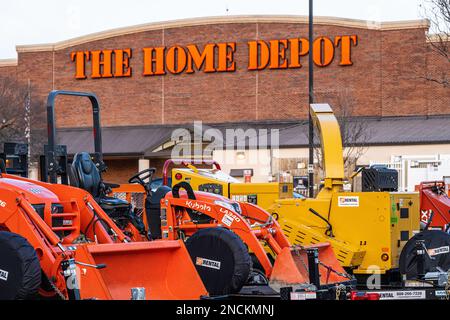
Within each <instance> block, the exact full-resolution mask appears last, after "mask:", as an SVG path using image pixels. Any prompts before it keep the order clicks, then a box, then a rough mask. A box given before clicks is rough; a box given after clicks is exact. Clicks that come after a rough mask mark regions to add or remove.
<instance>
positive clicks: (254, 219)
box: [41, 91, 354, 299]
mask: <svg viewBox="0 0 450 320" xmlns="http://www.w3.org/2000/svg"><path fill="white" fill-rule="evenodd" d="M60 94H65V95H75V96H86V97H88V98H89V99H90V100H91V102H92V105H93V111H94V112H93V116H94V121H93V123H94V146H95V153H94V155H93V157H91V155H89V154H88V153H86V152H79V153H77V154H76V155H75V156H74V159H73V162H72V164H67V163H65V161H67V157H64V155H63V157H62V159H63V161H62V162H61V161H60V160H61V157H59V160H58V159H57V158H58V157H57V154H58V147H57V146H56V143H55V142H56V129H55V121H54V100H55V97H56V96H57V95H60ZM47 112H48V126H49V130H48V132H49V141H48V145H47V149H46V151H47V152H46V157H45V161H43V162H44V163H45V168H44V169H45V170H41V171H42V172H43V173H44V174H43V178H47V176H49V178H50V181H51V182H56V181H57V177H58V175H60V176H61V173H64V172H65V171H66V170H65V169H67V175H62V176H61V182H62V183H70V184H71V185H72V186H76V187H79V188H81V189H84V190H86V191H88V192H89V193H90V194H91V196H92V197H93V199H95V201H96V202H97V204H98V207H99V208H101V209H102V210H103V211H104V212H105V213H106V214H108V216H109V217H110V218H111V219H112V220H113V221H114V222H115V223H116V225H117V226H118V227H119V229H120V230H121V231H122V232H123V234H124V235H126V236H128V237H129V239H130V240H132V241H138V242H140V241H148V242H149V243H152V244H154V245H156V244H159V243H165V242H166V241H176V242H177V243H179V241H183V242H185V243H186V247H187V249H188V251H189V253H190V256H191V260H192V261H193V262H194V264H195V267H196V268H197V271H198V273H199V274H200V277H201V279H202V280H203V283H204V285H205V287H206V289H207V291H208V293H209V294H210V295H214V296H217V295H230V294H241V295H245V296H248V295H258V296H259V297H261V296H262V295H263V296H270V297H272V296H278V297H279V292H280V291H283V292H289V290H291V291H293V292H295V291H301V292H305V291H307V292H311V293H314V294H316V293H317V295H319V296H318V298H323V299H329V298H333V299H335V298H336V296H338V297H340V298H345V297H346V295H345V292H346V291H348V290H350V289H351V288H352V285H353V284H354V279H353V278H352V277H351V276H349V275H347V274H346V273H345V271H344V270H343V269H342V267H341V266H340V265H339V262H338V261H337V259H336V257H335V256H334V253H333V251H332V250H331V248H330V246H329V245H328V244H327V243H323V244H315V245H313V246H305V247H301V246H296V247H292V246H291V245H290V243H289V241H288V240H287V238H286V237H285V235H284V234H283V232H282V230H281V228H280V226H279V225H278V223H277V222H276V221H275V220H274V219H273V218H272V216H271V215H270V214H268V213H267V212H265V211H264V210H262V209H261V208H259V207H257V206H253V205H251V204H247V203H240V202H237V201H232V200H229V199H226V198H224V197H222V196H219V195H212V194H209V193H204V192H193V190H192V188H191V187H190V185H189V184H186V183H184V184H178V185H175V186H174V189H173V190H171V189H170V188H168V187H167V186H161V187H160V188H158V189H157V190H156V191H155V192H152V191H151V188H150V184H151V178H152V175H153V173H154V170H153V169H147V170H144V171H143V172H140V173H138V174H136V175H135V176H133V177H131V178H130V180H129V182H130V185H123V186H118V185H112V184H108V183H105V182H104V181H103V180H102V178H101V172H102V169H103V168H104V167H105V165H104V163H103V160H102V159H103V155H102V140H101V126H100V113H99V112H100V108H99V103H98V100H97V99H96V97H95V95H93V94H86V93H74V92H67V91H63V92H61V91H53V92H51V93H50V95H49V99H48V104H47ZM64 158H65V159H64ZM111 189H113V190H114V191H115V193H116V195H117V193H127V192H128V191H129V190H130V189H131V190H134V191H138V193H140V194H141V195H142V194H144V197H145V200H144V201H145V210H144V212H137V211H136V210H133V208H131V206H130V202H129V201H125V200H122V199H119V198H117V197H110V196H109V193H110V191H111ZM180 189H184V191H180ZM127 199H128V200H130V201H131V202H132V200H133V199H132V196H128V197H127ZM264 244H267V246H268V248H270V250H271V255H267V252H266V251H265V248H264ZM179 265H180V264H179ZM141 275H142V274H141ZM336 292H338V293H342V295H339V294H338V295H337V294H336Z"/></svg>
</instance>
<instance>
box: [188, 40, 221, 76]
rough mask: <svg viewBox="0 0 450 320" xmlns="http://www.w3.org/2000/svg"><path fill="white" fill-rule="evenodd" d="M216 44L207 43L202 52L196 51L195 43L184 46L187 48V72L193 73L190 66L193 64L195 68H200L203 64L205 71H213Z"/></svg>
mask: <svg viewBox="0 0 450 320" xmlns="http://www.w3.org/2000/svg"><path fill="white" fill-rule="evenodd" d="M215 47H216V45H215V44H214V43H209V44H207V45H206V46H205V48H204V49H203V52H202V54H200V52H198V49H197V46H196V45H195V44H191V45H188V46H186V48H187V50H188V60H187V69H186V72H187V73H193V72H194V69H193V68H192V66H193V65H194V64H195V66H196V68H197V70H200V69H201V68H202V66H203V64H205V68H204V69H203V71H205V72H214V71H216V70H215V69H214V48H215Z"/></svg>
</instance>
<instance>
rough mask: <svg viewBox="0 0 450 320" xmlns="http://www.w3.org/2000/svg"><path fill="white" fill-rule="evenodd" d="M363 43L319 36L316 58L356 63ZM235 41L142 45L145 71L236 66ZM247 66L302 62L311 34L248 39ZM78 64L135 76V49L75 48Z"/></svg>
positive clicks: (79, 70) (82, 74)
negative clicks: (355, 53)
mask: <svg viewBox="0 0 450 320" xmlns="http://www.w3.org/2000/svg"><path fill="white" fill-rule="evenodd" d="M357 44H358V37H357V36H356V35H345V36H336V37H334V39H331V38H329V37H318V38H316V39H315V40H314V43H313V60H314V63H315V64H316V65H317V66H319V67H326V66H328V65H330V64H331V63H332V62H333V61H334V60H337V62H336V63H338V64H339V65H340V66H351V65H352V64H353V61H352V48H353V47H354V46H356V45H357ZM236 50H238V47H237V45H236V43H235V42H223V43H209V44H206V45H205V46H204V47H203V48H202V49H199V48H198V47H197V45H195V44H190V45H187V46H179V45H175V46H171V47H147V48H142V57H143V68H142V70H138V72H139V73H140V74H142V75H144V76H159V75H165V74H167V73H172V74H180V73H194V72H199V71H201V72H206V73H209V72H232V71H235V70H236V68H238V67H239V62H238V61H235V59H234V57H235V52H236ZM247 50H248V64H247V66H246V68H247V70H263V69H266V68H269V69H287V68H301V67H302V62H303V60H304V59H305V57H306V56H307V55H308V52H309V41H308V39H305V38H293V39H282V40H270V41H264V40H254V41H249V42H247ZM70 58H71V60H72V62H73V63H74V64H75V78H76V79H86V78H88V77H89V78H93V79H97V78H113V77H117V78H119V77H131V76H132V71H136V70H133V66H132V58H133V49H131V48H127V49H115V50H109V49H108V50H92V51H75V52H72V53H71V55H70Z"/></svg>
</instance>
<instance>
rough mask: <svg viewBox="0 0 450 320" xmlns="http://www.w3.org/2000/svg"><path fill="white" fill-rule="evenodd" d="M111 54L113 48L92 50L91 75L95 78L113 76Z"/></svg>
mask: <svg viewBox="0 0 450 320" xmlns="http://www.w3.org/2000/svg"><path fill="white" fill-rule="evenodd" d="M111 56H112V50H95V51H91V68H92V70H91V77H92V78H93V79H95V78H112V76H113V75H112V65H111ZM102 67H103V68H102Z"/></svg>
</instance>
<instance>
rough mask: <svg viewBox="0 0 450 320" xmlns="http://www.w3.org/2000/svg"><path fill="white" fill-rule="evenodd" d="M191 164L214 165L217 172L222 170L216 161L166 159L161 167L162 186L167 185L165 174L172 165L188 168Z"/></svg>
mask: <svg viewBox="0 0 450 320" xmlns="http://www.w3.org/2000/svg"><path fill="white" fill-rule="evenodd" d="M193 163H200V164H208V165H214V166H216V168H217V170H222V168H221V167H220V164H219V163H218V162H217V161H216V160H209V159H205V160H203V159H202V160H200V159H194V160H191V159H168V160H166V161H165V162H164V167H163V185H164V186H167V183H168V177H167V173H168V171H169V167H170V166H171V165H172V164H181V165H183V166H184V167H186V168H188V167H189V165H190V164H193Z"/></svg>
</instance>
